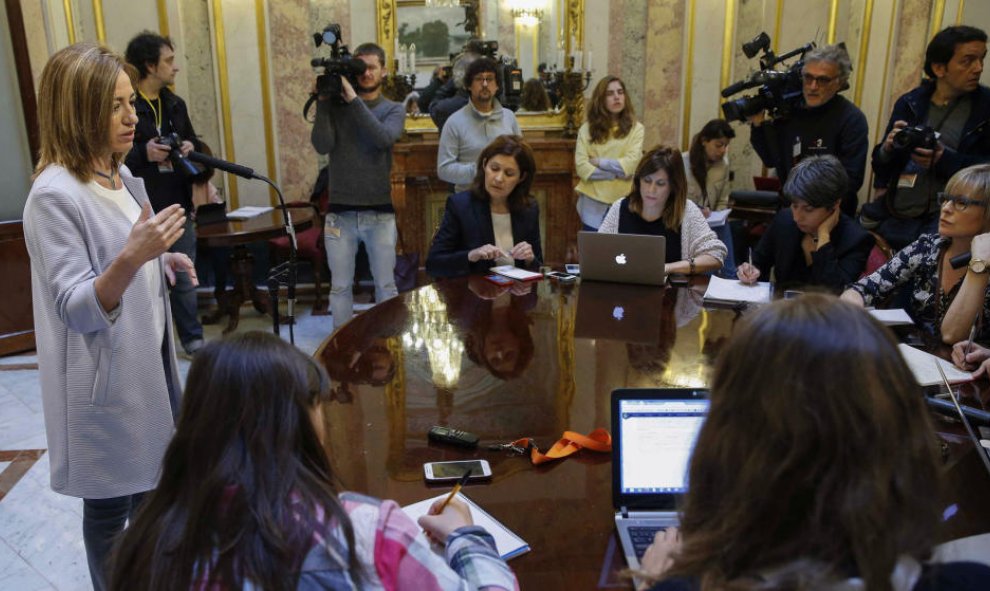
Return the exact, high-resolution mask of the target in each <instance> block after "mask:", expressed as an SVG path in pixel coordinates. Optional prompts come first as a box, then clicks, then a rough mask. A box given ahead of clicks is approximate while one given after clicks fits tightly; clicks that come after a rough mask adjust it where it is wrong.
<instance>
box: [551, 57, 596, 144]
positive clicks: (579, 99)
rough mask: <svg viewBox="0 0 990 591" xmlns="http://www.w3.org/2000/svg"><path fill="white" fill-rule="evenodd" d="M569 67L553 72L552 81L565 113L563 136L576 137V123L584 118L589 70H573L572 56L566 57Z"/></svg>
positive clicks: (589, 78)
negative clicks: (558, 90) (558, 91)
mask: <svg viewBox="0 0 990 591" xmlns="http://www.w3.org/2000/svg"><path fill="white" fill-rule="evenodd" d="M568 61H569V62H570V65H571V67H570V68H567V69H566V70H564V71H563V72H561V71H559V70H558V71H557V72H554V73H553V78H554V82H555V83H556V85H557V88H559V89H560V99H561V102H563V105H564V112H565V113H567V122H566V123H565V124H564V137H577V133H578V123H579V122H580V121H581V119H583V118H584V91H585V90H587V89H588V85H589V84H591V71H590V70H588V71H585V72H581V71H575V70H574V69H573V66H574V58H568Z"/></svg>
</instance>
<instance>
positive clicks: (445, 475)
mask: <svg viewBox="0 0 990 591" xmlns="http://www.w3.org/2000/svg"><path fill="white" fill-rule="evenodd" d="M468 470H470V471H471V477H470V478H469V480H485V479H488V478H491V477H492V467H491V465H489V464H488V460H456V461H453V462H427V463H425V464H423V476H424V477H425V478H426V481H427V482H453V481H456V480H460V478H461V477H462V476H464V473H465V472H467V471H468Z"/></svg>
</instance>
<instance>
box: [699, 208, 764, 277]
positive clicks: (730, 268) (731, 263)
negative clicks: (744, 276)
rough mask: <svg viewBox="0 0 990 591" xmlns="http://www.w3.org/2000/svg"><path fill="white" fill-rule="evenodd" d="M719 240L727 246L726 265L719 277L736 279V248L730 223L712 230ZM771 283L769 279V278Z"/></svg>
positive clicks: (720, 271)
mask: <svg viewBox="0 0 990 591" xmlns="http://www.w3.org/2000/svg"><path fill="white" fill-rule="evenodd" d="M712 231H714V232H715V235H716V236H718V239H719V240H721V241H722V242H723V243H724V244H725V249H726V251H727V252H726V253H725V263H723V264H722V268H721V269H719V270H718V271H717V275H718V276H719V277H724V278H726V279H735V278H736V256H735V248H733V246H732V228H730V227H729V222H726V223H725V224H723V225H721V226H718V227H717V228H712ZM767 280H768V281H769V278H767Z"/></svg>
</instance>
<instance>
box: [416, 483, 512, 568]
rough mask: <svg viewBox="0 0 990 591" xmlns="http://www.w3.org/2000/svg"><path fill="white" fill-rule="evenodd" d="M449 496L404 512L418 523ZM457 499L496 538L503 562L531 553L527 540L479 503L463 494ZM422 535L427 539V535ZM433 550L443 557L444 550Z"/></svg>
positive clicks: (458, 495)
mask: <svg viewBox="0 0 990 591" xmlns="http://www.w3.org/2000/svg"><path fill="white" fill-rule="evenodd" d="M448 494H450V493H444V494H442V495H440V496H436V497H433V498H430V499H426V500H423V501H420V502H418V503H413V504H412V505H406V506H405V507H403V508H402V510H403V511H405V512H406V515H408V516H409V517H411V518H412V520H413V521H416V520H417V519H418V518H419V517H420V516H421V515H426V513H427V512H428V511H429V510H430V507H431V506H432V505H433V503H435V502H436V501H437V500H439V499H445V498H447V495H448ZM457 498H458V499H459V500H461V501H464V502H465V503H466V504H467V506H468V507H470V508H471V518H472V519H473V520H474V524H475V525H480V526H481V527H483V528H485V530H486V531H487V532H488V533H490V534H491V535H492V537H493V538H495V548H496V549H497V550H498V553H499V555H500V556H501V557H502V559H503V560H508V559H510V558H515V557H516V556H519V555H520V554H525V553H527V552H529V550H530V548H529V544H527V543H526V541H525V540H523V539H522V538H520V537H519V536H517V535H516V534H515V533H514V532H513V531H512V530H510V529H509V528H507V527H505V526H504V525H502V522H500V521H498V520H497V519H495V518H494V517H492V516H491V515H490V514H489V513H488V512H487V511H485V510H484V509H482V508H481V507H480V506H479V505H478V504H477V503H475V502H474V501H472V500H471V499H469V498H467V497H466V496H464V495H463V494H461V493H457ZM420 535H422V536H423V537H426V534H425V533H422V534H420ZM433 550H434V551H435V552H437V553H438V554H440V555H441V556H442V555H443V548H441V547H439V546H436V545H434V547H433Z"/></svg>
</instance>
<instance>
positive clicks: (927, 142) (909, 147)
mask: <svg viewBox="0 0 990 591" xmlns="http://www.w3.org/2000/svg"><path fill="white" fill-rule="evenodd" d="M891 144H892V147H893V150H894V154H898V155H901V154H907V155H910V154H911V152H914V149H915V148H923V149H925V150H934V149H935V147H936V146H937V145H938V134H937V133H935V130H934V129H932V128H931V127H928V126H927V125H916V126H914V127H905V128H904V129H902V130H900V131H898V132H897V133H896V134H894V137H893V138H891Z"/></svg>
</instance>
